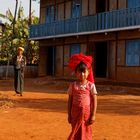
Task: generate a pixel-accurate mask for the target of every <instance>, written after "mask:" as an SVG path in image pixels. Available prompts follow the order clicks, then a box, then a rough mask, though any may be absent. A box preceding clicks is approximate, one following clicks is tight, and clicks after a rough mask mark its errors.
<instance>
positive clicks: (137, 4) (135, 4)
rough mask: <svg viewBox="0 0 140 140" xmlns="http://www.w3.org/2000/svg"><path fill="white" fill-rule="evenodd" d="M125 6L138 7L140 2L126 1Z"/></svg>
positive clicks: (136, 0) (138, 0)
mask: <svg viewBox="0 0 140 140" xmlns="http://www.w3.org/2000/svg"><path fill="white" fill-rule="evenodd" d="M127 6H128V8H136V7H140V0H128V3H127Z"/></svg>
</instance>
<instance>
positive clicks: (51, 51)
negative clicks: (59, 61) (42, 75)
mask: <svg viewBox="0 0 140 140" xmlns="http://www.w3.org/2000/svg"><path fill="white" fill-rule="evenodd" d="M54 74H55V47H54V46H49V47H47V75H51V76H53V75H54Z"/></svg>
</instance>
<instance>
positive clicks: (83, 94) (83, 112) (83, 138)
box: [68, 54, 97, 140]
mask: <svg viewBox="0 0 140 140" xmlns="http://www.w3.org/2000/svg"><path fill="white" fill-rule="evenodd" d="M69 67H70V68H71V69H72V70H75V74H76V77H77V79H78V80H77V81H75V82H73V83H72V84H70V86H69V89H68V95H69V99H68V122H69V123H70V124H71V126H72V131H71V133H70V135H69V137H68V140H92V125H91V124H92V123H93V122H94V121H95V115H96V108H97V96H96V95H97V91H96V87H95V84H94V79H93V74H92V57H91V56H85V55H83V54H76V55H73V56H72V57H71V59H70V62H69Z"/></svg>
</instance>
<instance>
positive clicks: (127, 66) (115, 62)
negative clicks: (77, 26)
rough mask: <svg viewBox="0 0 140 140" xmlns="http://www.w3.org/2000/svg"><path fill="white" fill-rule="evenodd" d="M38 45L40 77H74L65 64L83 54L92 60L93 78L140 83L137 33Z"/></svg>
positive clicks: (48, 42)
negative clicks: (72, 56) (73, 57)
mask: <svg viewBox="0 0 140 140" xmlns="http://www.w3.org/2000/svg"><path fill="white" fill-rule="evenodd" d="M39 44H40V63H39V69H38V74H39V76H48V75H54V76H60V77H67V78H72V77H74V74H73V72H71V71H70V70H69V69H68V67H67V66H68V60H69V58H70V56H71V55H73V54H76V53H83V54H86V55H92V56H93V70H94V76H95V77H97V78H99V77H100V78H107V79H110V80H114V81H121V82H130V83H140V35H139V30H129V31H119V32H106V33H98V34H91V35H83V36H71V37H65V38H52V39H43V40H40V41H39Z"/></svg>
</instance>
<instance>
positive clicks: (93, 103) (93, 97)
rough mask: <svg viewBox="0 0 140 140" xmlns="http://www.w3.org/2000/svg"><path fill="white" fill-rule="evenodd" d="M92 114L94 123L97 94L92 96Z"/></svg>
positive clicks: (91, 119)
mask: <svg viewBox="0 0 140 140" xmlns="http://www.w3.org/2000/svg"><path fill="white" fill-rule="evenodd" d="M91 100H92V103H91V113H90V121H91V122H94V121H95V116H96V110H97V95H96V94H91Z"/></svg>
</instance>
